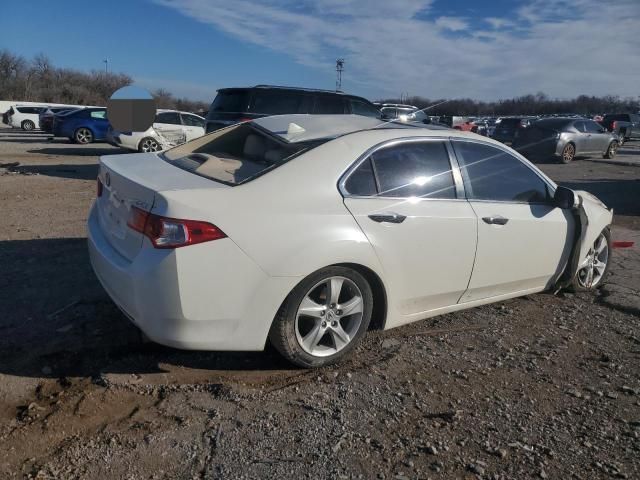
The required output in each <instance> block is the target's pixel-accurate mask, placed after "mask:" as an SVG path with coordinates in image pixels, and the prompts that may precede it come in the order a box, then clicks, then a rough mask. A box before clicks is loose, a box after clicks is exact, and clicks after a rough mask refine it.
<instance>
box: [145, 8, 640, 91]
mask: <svg viewBox="0 0 640 480" xmlns="http://www.w3.org/2000/svg"><path fill="white" fill-rule="evenodd" d="M156 2H157V3H159V4H161V5H164V6H166V7H170V8H172V9H175V10H176V11H178V12H180V13H182V14H183V15H186V16H189V17H191V18H194V19H196V20H198V21H200V22H202V23H205V24H209V25H211V26H212V27H214V28H215V29H217V30H220V31H222V32H224V33H226V34H227V35H230V36H232V37H234V38H236V39H237V40H238V41H241V42H249V43H253V44H256V45H259V46H262V47H264V48H266V49H270V50H273V51H277V52H279V53H284V54H286V55H288V56H289V57H290V58H292V59H293V60H294V61H296V62H297V63H300V64H304V65H307V66H309V67H311V68H315V69H318V70H323V71H325V72H326V71H330V70H331V69H332V67H333V65H334V62H335V59H336V58H338V57H344V58H345V59H346V71H345V75H346V76H345V82H344V86H345V88H346V90H348V91H351V92H354V93H358V92H360V93H364V92H367V93H369V96H371V97H382V96H387V95H398V94H399V93H400V92H409V93H410V94H412V95H422V96H426V97H430V98H438V97H473V98H486V99H495V98H504V97H507V96H513V95H520V94H524V93H530V92H538V91H544V92H546V93H547V94H549V95H551V96H560V97H569V96H575V95H578V94H582V93H586V94H594V95H601V94H609V93H611V94H619V95H623V96H627V95H628V96H632V95H633V96H635V95H638V94H639V93H640V92H639V90H638V85H639V81H638V79H639V78H640V55H638V51H639V50H640V44H639V43H638V39H639V38H640V37H638V18H639V17H640V1H638V0H616V1H615V2H608V3H606V5H605V4H603V3H602V2H601V1H600V0H533V1H532V2H531V3H529V4H528V5H527V6H525V7H522V8H519V9H517V10H516V11H514V12H512V14H513V15H512V16H509V15H506V14H505V15H504V17H507V18H495V17H485V18H479V19H478V20H479V21H480V22H485V24H487V25H489V26H491V27H493V29H487V30H472V29H470V28H469V26H468V22H467V21H466V20H463V19H460V18H456V17H442V16H440V17H437V18H436V19H434V17H436V15H434V11H433V7H432V3H433V2H432V0H398V1H397V2H389V1H388V0H370V1H366V2H365V1H358V0H315V1H314V0H298V1H296V0H270V1H268V2H267V1H260V0H235V1H233V2H229V1H226V0H156ZM509 22H512V23H513V25H511V24H510V23H509ZM452 32H455V33H454V34H453V35H452ZM204 43H205V42H203V44H204ZM245 83H248V84H250V83H252V79H250V78H248V79H247V81H246V82H245Z"/></svg>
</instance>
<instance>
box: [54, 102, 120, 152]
mask: <svg viewBox="0 0 640 480" xmlns="http://www.w3.org/2000/svg"><path fill="white" fill-rule="evenodd" d="M108 128H109V121H108V120H107V109H106V108H81V109H78V110H74V111H71V112H66V113H63V114H62V115H56V116H55V117H54V122H53V135H54V137H67V138H68V139H69V140H71V141H72V142H75V143H80V144H89V143H93V142H97V141H104V140H106V138H107V129H108Z"/></svg>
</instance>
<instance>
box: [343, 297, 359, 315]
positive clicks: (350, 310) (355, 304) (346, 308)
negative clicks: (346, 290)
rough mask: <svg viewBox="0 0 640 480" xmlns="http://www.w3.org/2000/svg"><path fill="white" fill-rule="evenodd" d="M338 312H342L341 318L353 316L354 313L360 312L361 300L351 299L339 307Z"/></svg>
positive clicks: (357, 298)
mask: <svg viewBox="0 0 640 480" xmlns="http://www.w3.org/2000/svg"><path fill="white" fill-rule="evenodd" d="M340 310H342V316H343V317H346V316H347V315H353V314H354V313H360V312H362V298H361V297H353V298H352V299H351V300H349V301H348V302H346V303H343V304H342V305H340Z"/></svg>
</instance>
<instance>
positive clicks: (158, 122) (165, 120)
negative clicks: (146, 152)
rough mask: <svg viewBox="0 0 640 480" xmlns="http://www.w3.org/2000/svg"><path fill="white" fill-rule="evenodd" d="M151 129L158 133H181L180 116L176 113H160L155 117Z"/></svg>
mask: <svg viewBox="0 0 640 480" xmlns="http://www.w3.org/2000/svg"><path fill="white" fill-rule="evenodd" d="M153 128H155V129H156V130H157V131H158V132H159V133H161V134H162V133H167V132H173V133H175V132H181V131H182V120H180V114H179V113H178V112H160V113H158V114H157V115H156V118H155V121H154V122H153Z"/></svg>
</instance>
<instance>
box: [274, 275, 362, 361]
mask: <svg viewBox="0 0 640 480" xmlns="http://www.w3.org/2000/svg"><path fill="white" fill-rule="evenodd" d="M372 310H373V294H372V292H371V287H370V286H369V283H368V282H367V280H366V279H365V278H364V277H363V276H362V275H360V273H358V272H357V271H355V270H353V269H351V268H346V267H327V268H323V269H321V270H318V271H317V272H314V273H312V274H311V275H309V276H308V277H307V278H305V279H304V280H303V281H302V282H300V283H299V284H298V285H297V286H296V287H295V288H294V289H293V290H292V291H291V293H290V294H289V295H288V296H287V298H286V300H285V301H284V303H283V304H282V306H281V307H280V310H279V311H278V314H277V315H276V318H275V319H274V322H273V325H272V326H271V331H270V332H269V339H270V340H271V343H272V344H273V346H274V347H275V348H276V349H277V350H278V351H279V352H280V353H281V354H282V355H283V356H284V357H285V358H287V359H288V360H289V361H290V362H292V363H294V364H296V365H299V366H301V367H305V368H314V367H323V366H325V365H329V364H331V363H334V362H336V361H337V360H339V359H341V358H343V357H344V356H346V355H347V354H348V353H349V352H350V351H351V350H353V348H354V347H355V346H356V344H357V343H358V342H359V341H360V339H361V338H362V336H363V335H364V334H365V332H366V331H367V328H368V327H369V322H370V321H371V312H372Z"/></svg>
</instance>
